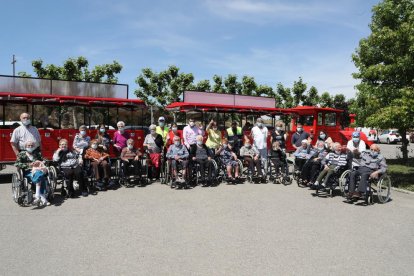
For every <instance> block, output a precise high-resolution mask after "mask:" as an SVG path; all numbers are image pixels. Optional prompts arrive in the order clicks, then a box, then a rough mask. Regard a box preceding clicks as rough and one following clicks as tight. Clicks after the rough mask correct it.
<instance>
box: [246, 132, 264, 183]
mask: <svg viewBox="0 0 414 276" xmlns="http://www.w3.org/2000/svg"><path fill="white" fill-rule="evenodd" d="M240 156H241V157H243V161H244V162H246V163H247V164H248V166H249V170H250V173H251V174H252V177H253V178H260V179H263V178H264V176H263V172H262V164H261V163H262V162H261V160H260V153H259V151H258V150H257V148H256V147H255V146H252V144H251V143H250V140H249V139H246V140H245V142H244V146H243V147H241V149H240ZM254 168H256V172H255V169H254Z"/></svg>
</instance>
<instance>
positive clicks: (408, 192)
mask: <svg viewBox="0 0 414 276" xmlns="http://www.w3.org/2000/svg"><path fill="white" fill-rule="evenodd" d="M391 190H393V191H397V192H400V193H404V194H410V195H414V192H411V191H407V190H404V189H400V188H394V187H391Z"/></svg>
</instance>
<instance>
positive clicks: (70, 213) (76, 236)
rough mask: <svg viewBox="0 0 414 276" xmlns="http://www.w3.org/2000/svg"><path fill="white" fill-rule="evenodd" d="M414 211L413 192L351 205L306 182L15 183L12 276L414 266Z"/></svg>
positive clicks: (398, 269)
mask: <svg viewBox="0 0 414 276" xmlns="http://www.w3.org/2000/svg"><path fill="white" fill-rule="evenodd" d="M388 147H390V148H388ZM391 147H392V146H388V145H385V147H382V148H383V152H384V149H390V150H391V151H392V148H391ZM394 147H395V146H394ZM4 179H5V178H3V182H4ZM6 181H8V180H6ZM413 214H414V195H413V194H404V193H400V192H396V191H392V200H391V201H390V202H388V203H386V204H374V205H372V206H362V205H350V204H347V203H344V202H343V198H342V197H340V196H337V197H334V198H324V197H316V196H314V195H313V192H312V191H310V190H308V189H306V188H299V187H298V186H297V185H295V184H292V185H290V186H284V185H278V184H241V185H237V186H233V185H224V184H222V185H220V186H218V187H215V188H201V187H196V188H194V189H191V190H171V189H170V188H169V187H167V186H165V185H161V184H159V183H153V184H152V185H149V186H147V187H145V188H120V189H118V190H115V191H107V192H101V193H98V194H97V195H90V196H88V197H86V198H75V199H69V200H63V199H62V198H60V197H59V196H58V197H57V199H56V201H55V204H54V205H52V206H48V207H45V208H37V207H19V206H18V205H17V204H15V203H14V202H13V201H12V198H11V187H10V184H8V183H3V184H0V229H1V231H0V275H28V274H29V275H351V274H353V275H412V274H413V271H414V262H413V257H412V256H414V215H413Z"/></svg>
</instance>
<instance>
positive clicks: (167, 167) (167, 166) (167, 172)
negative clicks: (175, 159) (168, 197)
mask: <svg viewBox="0 0 414 276" xmlns="http://www.w3.org/2000/svg"><path fill="white" fill-rule="evenodd" d="M163 171H164V173H163V174H164V178H163V179H164V184H166V185H171V183H170V181H171V171H170V163H169V162H168V161H166V162H164V170H163ZM161 183H162V182H161Z"/></svg>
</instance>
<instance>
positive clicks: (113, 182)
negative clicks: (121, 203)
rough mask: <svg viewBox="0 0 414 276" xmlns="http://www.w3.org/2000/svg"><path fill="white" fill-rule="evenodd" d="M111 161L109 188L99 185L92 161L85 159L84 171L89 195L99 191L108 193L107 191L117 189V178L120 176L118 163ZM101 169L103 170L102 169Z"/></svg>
mask: <svg viewBox="0 0 414 276" xmlns="http://www.w3.org/2000/svg"><path fill="white" fill-rule="evenodd" d="M108 160H109V166H110V172H111V175H110V178H109V179H108V181H109V182H108V186H107V187H105V185H101V184H99V183H98V181H97V180H96V177H95V172H94V171H93V168H92V161H91V160H89V159H83V165H82V171H83V174H84V177H85V185H86V188H87V190H88V192H89V193H95V192H96V190H98V191H106V190H107V189H116V188H117V182H118V179H117V176H118V175H119V171H118V169H117V165H116V161H114V160H113V159H108ZM100 169H101V168H100Z"/></svg>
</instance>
